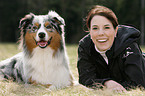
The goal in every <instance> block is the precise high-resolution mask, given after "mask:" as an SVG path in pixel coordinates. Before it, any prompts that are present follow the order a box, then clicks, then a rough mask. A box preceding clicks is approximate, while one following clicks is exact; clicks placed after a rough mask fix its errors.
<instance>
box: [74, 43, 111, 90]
mask: <svg viewBox="0 0 145 96" xmlns="http://www.w3.org/2000/svg"><path fill="white" fill-rule="evenodd" d="M89 56H90V55H89V54H88V49H87V48H84V46H83V45H82V44H80V45H79V48H78V65H77V67H78V72H79V83H80V84H82V85H84V86H87V87H94V88H96V87H97V88H98V87H99V88H102V87H103V84H104V82H105V81H107V80H110V78H104V79H99V78H97V75H98V74H97V69H96V66H94V64H92V62H91V60H89Z"/></svg>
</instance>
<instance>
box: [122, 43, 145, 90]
mask: <svg viewBox="0 0 145 96" xmlns="http://www.w3.org/2000/svg"><path fill="white" fill-rule="evenodd" d="M124 57H125V65H124V72H125V74H126V76H127V78H128V80H127V81H126V82H123V83H122V85H123V86H124V87H125V88H130V87H136V86H142V87H145V58H144V57H143V55H142V52H141V50H140V48H139V46H138V44H137V43H133V44H131V45H130V46H129V47H128V48H127V49H126V53H125V54H124Z"/></svg>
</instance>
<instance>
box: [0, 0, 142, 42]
mask: <svg viewBox="0 0 145 96" xmlns="http://www.w3.org/2000/svg"><path fill="white" fill-rule="evenodd" d="M97 4H99V5H104V6H106V7H109V8H110V9H112V10H113V11H114V12H115V13H116V15H117V17H118V20H119V24H126V25H131V26H135V27H136V28H137V29H140V15H141V11H140V6H141V3H140V0H127V1H126V0H73V1H72V0H35V1H34V0H0V13H1V14H0V42H16V41H17V38H18V37H19V29H18V26H19V20H20V19H21V18H23V17H24V16H25V15H26V14H28V13H30V12H32V13H34V14H47V13H48V11H49V10H55V11H56V12H57V13H58V14H60V15H61V16H62V17H63V18H64V19H65V22H66V27H65V31H66V42H67V43H78V41H79V40H80V39H81V38H82V37H83V36H84V35H85V34H87V33H85V31H87V30H88V29H87V28H86V27H85V22H84V21H85V17H86V16H87V13H88V10H89V9H90V8H91V7H92V6H93V5H97ZM142 13H144V12H142Z"/></svg>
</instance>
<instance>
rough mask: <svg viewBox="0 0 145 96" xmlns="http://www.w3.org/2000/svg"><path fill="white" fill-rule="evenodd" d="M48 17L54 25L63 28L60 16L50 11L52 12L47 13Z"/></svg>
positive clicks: (63, 22)
mask: <svg viewBox="0 0 145 96" xmlns="http://www.w3.org/2000/svg"><path fill="white" fill-rule="evenodd" d="M48 16H49V17H51V19H52V21H53V22H54V23H57V24H59V25H64V26H65V21H64V19H63V18H62V17H61V16H59V15H58V14H57V13H56V12H55V11H52V10H51V11H49V12H48Z"/></svg>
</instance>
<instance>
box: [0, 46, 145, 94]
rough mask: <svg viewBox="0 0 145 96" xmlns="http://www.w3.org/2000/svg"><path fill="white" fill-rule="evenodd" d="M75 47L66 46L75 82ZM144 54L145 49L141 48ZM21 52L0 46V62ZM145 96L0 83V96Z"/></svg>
mask: <svg viewBox="0 0 145 96" xmlns="http://www.w3.org/2000/svg"><path fill="white" fill-rule="evenodd" d="M77 47H78V45H66V48H67V53H68V56H69V60H70V69H71V71H72V74H73V76H74V78H75V80H78V72H77ZM141 48H142V50H143V51H144V52H145V47H141ZM20 51H21V50H19V49H18V45H16V44H14V43H4V44H0V61H1V60H4V59H6V58H9V57H11V56H13V55H15V54H17V53H18V52H20ZM120 95H121V96H145V91H141V90H140V89H136V90H131V91H128V92H127V93H115V92H112V91H110V90H107V89H106V90H92V89H88V88H86V87H83V86H81V85H77V86H73V87H68V88H64V89H61V90H57V91H50V90H49V89H47V88H45V87H42V86H34V85H26V84H18V83H16V82H11V81H1V82H0V96H120Z"/></svg>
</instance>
